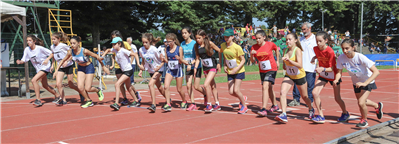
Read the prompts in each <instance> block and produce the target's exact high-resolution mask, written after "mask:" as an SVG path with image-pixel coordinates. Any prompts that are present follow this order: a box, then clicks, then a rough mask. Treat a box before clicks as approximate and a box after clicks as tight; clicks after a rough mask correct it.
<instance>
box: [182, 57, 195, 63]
mask: <svg viewBox="0 0 399 144" xmlns="http://www.w3.org/2000/svg"><path fill="white" fill-rule="evenodd" d="M184 60H186V61H187V62H188V63H191V62H192V61H193V60H194V59H193V58H184Z"/></svg>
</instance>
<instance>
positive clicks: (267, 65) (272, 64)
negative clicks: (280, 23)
mask: <svg viewBox="0 0 399 144" xmlns="http://www.w3.org/2000/svg"><path fill="white" fill-rule="evenodd" d="M252 49H253V50H255V51H256V54H255V55H254V56H255V57H256V59H258V60H259V72H261V73H266V72H268V71H277V64H276V60H275V59H274V55H273V50H274V51H277V46H276V45H275V44H274V43H272V42H265V45H263V46H259V45H258V44H254V45H253V46H252Z"/></svg>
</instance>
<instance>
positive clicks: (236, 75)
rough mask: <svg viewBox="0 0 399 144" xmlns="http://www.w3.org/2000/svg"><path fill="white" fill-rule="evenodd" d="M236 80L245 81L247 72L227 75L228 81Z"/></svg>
mask: <svg viewBox="0 0 399 144" xmlns="http://www.w3.org/2000/svg"><path fill="white" fill-rule="evenodd" d="M235 79H241V80H243V79H245V72H242V73H238V74H233V75H229V74H228V75H227V81H231V80H235Z"/></svg>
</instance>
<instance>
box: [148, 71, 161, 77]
mask: <svg viewBox="0 0 399 144" xmlns="http://www.w3.org/2000/svg"><path fill="white" fill-rule="evenodd" d="M158 73H159V74H161V75H162V73H163V71H159V72H158ZM152 76H154V73H150V77H152ZM161 77H162V76H161Z"/></svg>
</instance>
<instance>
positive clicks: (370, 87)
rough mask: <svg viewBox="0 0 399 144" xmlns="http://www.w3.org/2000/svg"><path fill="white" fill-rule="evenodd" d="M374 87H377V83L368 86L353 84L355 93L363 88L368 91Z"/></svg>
mask: <svg viewBox="0 0 399 144" xmlns="http://www.w3.org/2000/svg"><path fill="white" fill-rule="evenodd" d="M373 89H377V85H375V83H371V84H368V85H367V86H364V87H363V86H362V87H360V88H356V85H353V90H354V91H355V93H360V92H361V91H362V90H366V91H370V92H371V90H373Z"/></svg>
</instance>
